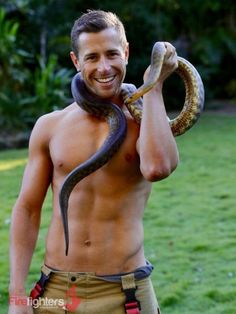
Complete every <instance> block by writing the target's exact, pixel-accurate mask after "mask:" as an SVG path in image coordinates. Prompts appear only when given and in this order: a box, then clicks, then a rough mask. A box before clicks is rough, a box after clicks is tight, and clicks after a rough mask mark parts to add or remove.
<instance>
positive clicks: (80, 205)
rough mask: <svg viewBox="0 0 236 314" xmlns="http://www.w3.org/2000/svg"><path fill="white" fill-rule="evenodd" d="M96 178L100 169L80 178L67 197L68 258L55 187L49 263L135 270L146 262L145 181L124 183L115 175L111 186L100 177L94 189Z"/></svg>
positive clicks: (72, 268) (87, 268)
mask: <svg viewBox="0 0 236 314" xmlns="http://www.w3.org/2000/svg"><path fill="white" fill-rule="evenodd" d="M99 171H100V170H99ZM93 176H94V178H93ZM97 176H99V173H98V174H93V175H90V176H89V177H87V178H85V179H83V180H82V181H81V182H80V183H79V184H78V185H77V186H76V187H75V189H74V190H73V192H72V194H71V196H70V201H69V210H68V224H69V251H68V256H66V255H65V240H64V230H63V227H62V220H61V215H60V209H59V206H58V191H57V188H55V189H54V212H53V216H52V221H51V224H50V227H49V231H48V235H47V240H46V256H45V263H46V264H47V265H48V266H50V267H52V268H56V269H59V270H62V271H75V272H95V273H96V274H97V275H106V274H115V273H120V272H129V271H133V270H134V269H135V268H137V267H140V266H143V265H144V264H145V257H144V250H143V225H142V216H143V210H144V206H145V203H146V200H147V197H148V195H149V192H150V185H149V183H147V182H144V181H143V180H138V181H139V182H137V181H136V180H134V182H132V183H130V184H127V182H125V183H124V182H120V180H119V178H116V179H115V181H114V178H113V182H110V184H109V179H107V178H106V180H105V181H106V182H107V183H108V184H106V188H105V187H103V183H102V182H104V181H103V180H102V181H100V180H99V181H100V185H99V184H98V185H97V186H96V187H95V186H93V184H92V183H91V182H93V183H96V181H97ZM103 179H104V178H103ZM122 186H125V188H123V189H122Z"/></svg>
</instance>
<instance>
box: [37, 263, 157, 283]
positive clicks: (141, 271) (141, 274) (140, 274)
mask: <svg viewBox="0 0 236 314" xmlns="http://www.w3.org/2000/svg"><path fill="white" fill-rule="evenodd" d="M153 268H154V267H153V265H152V264H151V263H150V262H149V261H146V265H144V266H141V267H138V268H136V269H135V270H134V271H133V272H127V273H118V274H112V275H102V276H100V275H96V273H95V272H65V271H60V270H57V269H54V268H51V267H50V266H48V265H45V264H44V265H43V266H42V268H41V270H42V272H43V273H44V274H45V275H47V276H49V274H50V273H58V274H60V273H62V274H65V273H70V274H75V275H76V274H77V275H79V274H81V275H82V274H90V275H94V276H96V277H97V278H100V279H103V280H105V281H109V282H121V281H122V277H123V276H126V275H129V274H133V275H134V279H135V280H141V279H144V278H147V277H149V276H150V275H151V273H152V271H153Z"/></svg>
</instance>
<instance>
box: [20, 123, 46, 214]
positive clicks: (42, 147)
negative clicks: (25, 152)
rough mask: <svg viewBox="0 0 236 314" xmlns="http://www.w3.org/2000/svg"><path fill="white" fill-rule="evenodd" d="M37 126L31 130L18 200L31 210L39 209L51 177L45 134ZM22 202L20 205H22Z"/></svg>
mask: <svg viewBox="0 0 236 314" xmlns="http://www.w3.org/2000/svg"><path fill="white" fill-rule="evenodd" d="M41 130H42V128H40V129H39V127H38V126H36V127H35V129H34V130H33V132H32V135H31V139H30V144H29V159H28V163H27V166H26V168H25V171H24V175H23V180H22V185H21V190H20V194H19V197H18V202H21V203H23V204H24V207H27V208H28V209H31V210H40V209H41V206H42V204H43V201H44V198H45V195H46V193H47V189H48V187H49V185H50V182H51V177H52V162H51V159H50V154H49V149H48V147H47V146H48V145H47V139H46V138H45V135H46V134H43V132H44V131H43V130H42V134H41V132H40V131H41ZM23 204H22V205H23Z"/></svg>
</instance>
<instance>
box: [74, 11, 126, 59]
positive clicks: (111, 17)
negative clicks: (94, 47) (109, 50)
mask: <svg viewBox="0 0 236 314" xmlns="http://www.w3.org/2000/svg"><path fill="white" fill-rule="evenodd" d="M110 27H114V29H115V30H116V31H117V32H118V34H119V36H120V41H121V45H122V47H124V48H125V45H126V43H127V39H126V35H125V29H124V25H123V23H122V22H121V20H120V19H119V18H118V16H117V15H116V14H115V13H112V12H106V11H103V10H88V11H87V13H84V14H83V15H81V17H80V18H78V19H77V20H76V21H75V22H74V26H73V27H72V30H71V47H72V50H73V52H74V53H75V55H76V56H78V53H79V47H78V46H79V45H78V38H79V35H80V34H81V33H83V32H86V33H98V32H100V31H103V30H104V29H106V28H110Z"/></svg>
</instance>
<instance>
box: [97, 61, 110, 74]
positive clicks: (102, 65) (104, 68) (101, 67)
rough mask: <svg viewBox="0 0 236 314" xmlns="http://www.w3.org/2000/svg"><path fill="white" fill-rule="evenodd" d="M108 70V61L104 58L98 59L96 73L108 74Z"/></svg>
mask: <svg viewBox="0 0 236 314" xmlns="http://www.w3.org/2000/svg"><path fill="white" fill-rule="evenodd" d="M110 69H111V65H110V61H109V60H108V59H107V58H105V57H102V58H100V60H99V63H98V71H99V72H101V73H104V72H109V71H110Z"/></svg>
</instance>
